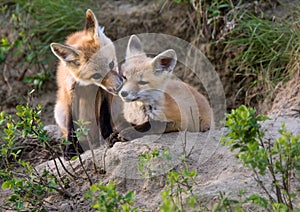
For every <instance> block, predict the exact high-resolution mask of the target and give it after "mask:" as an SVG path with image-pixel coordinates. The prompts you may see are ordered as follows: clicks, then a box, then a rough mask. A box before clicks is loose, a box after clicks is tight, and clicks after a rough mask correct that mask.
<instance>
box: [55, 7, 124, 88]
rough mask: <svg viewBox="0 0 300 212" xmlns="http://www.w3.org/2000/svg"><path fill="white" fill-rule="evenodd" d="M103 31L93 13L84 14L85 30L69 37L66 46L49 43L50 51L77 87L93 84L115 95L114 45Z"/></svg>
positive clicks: (119, 81)
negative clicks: (68, 72) (65, 68)
mask: <svg viewBox="0 0 300 212" xmlns="http://www.w3.org/2000/svg"><path fill="white" fill-rule="evenodd" d="M103 31H104V28H102V27H99V26H98V21H97V19H96V16H95V15H94V13H93V12H92V11H91V10H87V12H86V23H85V28H84V30H83V31H80V32H77V33H74V34H72V35H71V36H69V38H68V39H67V41H66V45H63V44H59V43H51V44H50V47H51V50H52V52H53V53H54V55H55V56H56V57H58V58H59V60H60V61H61V62H62V63H63V64H65V65H66V66H67V68H68V70H69V71H70V72H71V74H72V76H73V77H74V78H75V80H76V81H77V82H78V83H79V84H81V85H90V84H95V85H98V86H100V87H102V88H103V89H105V90H107V91H108V92H111V93H113V94H116V93H117V91H118V90H119V89H120V87H121V86H122V78H121V77H120V75H119V70H118V63H117V59H116V53H115V47H114V44H113V42H112V41H111V40H110V39H109V38H108V37H107V36H106V35H105V34H104V32H103Z"/></svg>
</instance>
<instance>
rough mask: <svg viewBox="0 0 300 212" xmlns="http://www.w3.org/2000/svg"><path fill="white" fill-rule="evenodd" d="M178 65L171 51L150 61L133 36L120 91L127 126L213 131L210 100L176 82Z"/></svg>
mask: <svg viewBox="0 0 300 212" xmlns="http://www.w3.org/2000/svg"><path fill="white" fill-rule="evenodd" d="M176 62H177V56H176V53H175V51H174V50H172V49H169V50H166V51H164V52H162V53H160V54H159V55H157V56H156V57H154V58H150V57H147V56H146V54H145V53H144V51H143V49H142V44H141V41H140V40H139V38H138V37H137V36H135V35H132V36H131V38H130V40H129V43H128V46H127V50H126V60H125V63H124V64H123V66H122V71H121V72H122V75H123V78H124V83H123V87H122V88H121V90H120V91H119V96H120V97H121V99H122V100H123V101H124V111H123V112H124V117H125V119H126V120H127V121H128V122H130V123H131V124H133V125H134V126H135V125H141V124H143V122H145V121H151V120H154V121H159V122H166V123H167V125H166V128H165V130H164V132H172V131H182V130H187V131H206V130H209V129H210V125H211V119H212V118H211V117H212V112H211V108H210V106H209V103H208V101H207V99H206V98H205V97H204V96H203V95H202V94H201V93H199V92H197V91H196V90H195V89H194V88H192V87H191V86H190V85H188V84H186V83H184V82H182V81H180V80H178V79H176V77H175V76H174V75H173V74H172V70H173V69H174V67H175V65H176ZM141 113H144V116H141ZM141 117H142V118H141ZM145 117H147V118H145Z"/></svg>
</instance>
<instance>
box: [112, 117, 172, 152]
mask: <svg viewBox="0 0 300 212" xmlns="http://www.w3.org/2000/svg"><path fill="white" fill-rule="evenodd" d="M168 125H169V123H168V122H164V121H154V120H150V121H147V122H145V123H143V124H140V125H136V126H131V127H127V128H125V129H123V130H121V131H120V132H114V133H113V134H112V135H111V136H110V137H109V139H107V145H108V146H109V147H112V146H113V145H114V144H115V143H116V142H119V141H121V142H122V141H130V140H134V139H137V138H141V137H143V136H145V135H151V134H160V133H164V132H166V130H167V128H168Z"/></svg>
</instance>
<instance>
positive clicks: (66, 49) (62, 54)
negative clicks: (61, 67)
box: [50, 43, 80, 65]
mask: <svg viewBox="0 0 300 212" xmlns="http://www.w3.org/2000/svg"><path fill="white" fill-rule="evenodd" d="M50 47H51V50H52V52H53V54H54V55H55V56H56V57H58V58H59V59H60V60H62V61H64V62H66V63H67V64H73V65H79V62H80V51H79V50H77V49H75V48H73V47H71V46H66V45H62V44H59V43H51V44H50Z"/></svg>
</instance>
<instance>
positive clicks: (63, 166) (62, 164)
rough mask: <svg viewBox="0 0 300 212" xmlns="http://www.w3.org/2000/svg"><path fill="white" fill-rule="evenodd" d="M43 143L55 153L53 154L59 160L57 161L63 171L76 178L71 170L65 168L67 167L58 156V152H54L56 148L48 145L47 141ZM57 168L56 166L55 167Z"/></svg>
mask: <svg viewBox="0 0 300 212" xmlns="http://www.w3.org/2000/svg"><path fill="white" fill-rule="evenodd" d="M45 144H46V145H47V147H48V148H50V149H51V150H52V151H53V152H54V153H55V155H56V156H57V159H58V160H59V162H60V164H61V166H62V168H63V169H64V171H65V172H66V173H67V174H68V175H70V176H71V177H72V178H73V179H74V180H76V179H78V178H77V177H76V176H75V175H73V174H72V173H71V172H69V171H68V170H67V168H66V167H65V165H64V163H63V161H62V160H61V158H60V156H59V154H58V153H57V152H56V150H55V149H53V148H52V147H51V146H50V144H49V143H48V142H45ZM57 168H58V167H57Z"/></svg>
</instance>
